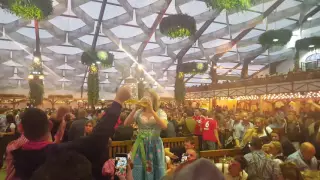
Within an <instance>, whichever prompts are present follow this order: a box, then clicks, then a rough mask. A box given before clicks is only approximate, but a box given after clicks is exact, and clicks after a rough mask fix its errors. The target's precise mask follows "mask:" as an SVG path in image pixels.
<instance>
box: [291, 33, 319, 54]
mask: <svg viewBox="0 0 320 180" xmlns="http://www.w3.org/2000/svg"><path fill="white" fill-rule="evenodd" d="M295 47H296V50H297V51H301V50H306V51H308V50H310V49H318V48H320V36H314V37H309V38H304V39H300V40H298V41H296V46H295Z"/></svg>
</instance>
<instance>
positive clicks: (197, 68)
mask: <svg viewBox="0 0 320 180" xmlns="http://www.w3.org/2000/svg"><path fill="white" fill-rule="evenodd" d="M207 70H208V64H207V63H200V62H190V63H183V64H182V65H181V72H183V73H185V74H202V73H205V72H207Z"/></svg>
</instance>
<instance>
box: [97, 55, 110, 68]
mask: <svg viewBox="0 0 320 180" xmlns="http://www.w3.org/2000/svg"><path fill="white" fill-rule="evenodd" d="M96 54H97V59H98V60H97V62H98V63H100V64H101V65H102V66H103V67H106V68H107V67H111V66H112V64H113V61H114V55H113V54H112V53H109V52H106V51H98V52H97V53H96Z"/></svg>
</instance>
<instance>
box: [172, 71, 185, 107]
mask: <svg viewBox="0 0 320 180" xmlns="http://www.w3.org/2000/svg"><path fill="white" fill-rule="evenodd" d="M185 96H186V87H185V83H184V73H183V72H179V74H178V78H176V82H175V88H174V97H175V99H176V101H177V102H178V103H183V102H184V100H185Z"/></svg>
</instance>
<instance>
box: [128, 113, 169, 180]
mask: <svg viewBox="0 0 320 180" xmlns="http://www.w3.org/2000/svg"><path fill="white" fill-rule="evenodd" d="M141 112H142V111H137V113H136V114H135V117H134V118H135V121H136V122H137V124H138V136H137V139H136V141H135V143H134V145H133V148H132V159H133V170H132V175H133V179H134V180H159V179H161V177H163V176H164V175H165V172H166V162H165V154H164V147H163V142H162V140H161V138H160V132H161V128H160V127H159V126H158V125H157V124H156V122H155V119H154V118H153V117H152V118H150V119H147V118H146V117H143V116H141ZM157 114H158V116H159V117H160V119H162V120H167V115H166V113H165V112H164V111H163V110H161V109H159V110H158V111H157Z"/></svg>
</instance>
